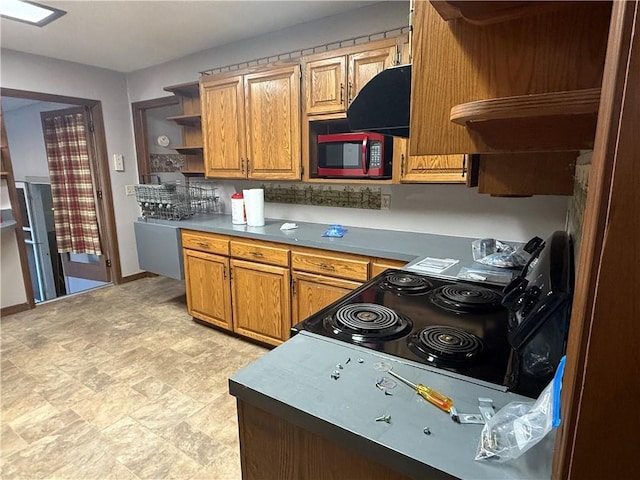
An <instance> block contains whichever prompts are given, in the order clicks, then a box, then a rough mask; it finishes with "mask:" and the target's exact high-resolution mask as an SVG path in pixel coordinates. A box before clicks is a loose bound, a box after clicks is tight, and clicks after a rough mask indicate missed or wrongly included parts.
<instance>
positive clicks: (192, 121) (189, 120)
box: [167, 114, 202, 127]
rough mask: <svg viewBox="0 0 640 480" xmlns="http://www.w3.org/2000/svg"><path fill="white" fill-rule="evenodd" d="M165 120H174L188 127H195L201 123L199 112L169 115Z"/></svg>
mask: <svg viewBox="0 0 640 480" xmlns="http://www.w3.org/2000/svg"><path fill="white" fill-rule="evenodd" d="M167 120H172V121H174V122H176V123H177V124H178V125H186V126H189V127H197V126H200V124H201V121H202V119H201V117H200V114H193V115H174V116H171V117H167Z"/></svg>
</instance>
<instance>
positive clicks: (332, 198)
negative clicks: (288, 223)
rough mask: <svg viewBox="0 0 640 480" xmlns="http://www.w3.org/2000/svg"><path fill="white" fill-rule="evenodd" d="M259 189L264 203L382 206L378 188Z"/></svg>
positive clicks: (310, 186) (334, 186)
mask: <svg viewBox="0 0 640 480" xmlns="http://www.w3.org/2000/svg"><path fill="white" fill-rule="evenodd" d="M261 188H263V189H264V201H265V202H274V203H290V204H296V205H317V206H323V207H343V208H366V209H370V210H380V208H381V205H382V190H381V188H380V187H367V186H364V187H357V186H350V185H349V186H344V187H342V186H336V185H331V186H328V185H309V184H300V185H296V184H294V185H292V184H287V185H277V184H269V185H261Z"/></svg>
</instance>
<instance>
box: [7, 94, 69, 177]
mask: <svg viewBox="0 0 640 480" xmlns="http://www.w3.org/2000/svg"><path fill="white" fill-rule="evenodd" d="M70 106H72V105H67V104H62V103H47V102H38V103H34V104H31V105H28V106H26V107H23V108H19V109H17V110H12V111H9V112H3V113H4V124H5V128H6V129H7V140H8V141H9V147H10V148H11V165H12V166H13V176H14V178H15V180H16V182H24V181H26V180H27V178H26V177H45V178H48V177H49V166H48V165H47V152H46V149H45V146H44V134H43V133H42V122H41V120H40V112H49V111H53V110H61V109H63V108H67V107H70Z"/></svg>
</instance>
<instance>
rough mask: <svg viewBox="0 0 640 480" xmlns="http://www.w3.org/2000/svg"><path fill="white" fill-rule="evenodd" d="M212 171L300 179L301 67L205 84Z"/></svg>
mask: <svg viewBox="0 0 640 480" xmlns="http://www.w3.org/2000/svg"><path fill="white" fill-rule="evenodd" d="M200 88H201V101H202V129H203V137H204V149H205V165H206V176H207V177H214V178H251V179H261V180H298V179H300V67H299V65H291V66H287V67H282V68H273V69H269V70H266V71H264V72H259V73H250V74H246V75H236V76H232V77H228V76H226V77H218V76H211V78H205V79H203V81H202V83H201V87H200Z"/></svg>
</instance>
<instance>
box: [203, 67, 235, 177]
mask: <svg viewBox="0 0 640 480" xmlns="http://www.w3.org/2000/svg"><path fill="white" fill-rule="evenodd" d="M200 97H201V102H202V140H203V143H204V155H205V174H206V176H207V177H218V178H243V177H246V170H245V157H246V154H245V143H244V142H245V132H244V94H243V83H242V76H237V77H231V78H226V79H221V80H215V81H209V82H203V83H202V85H201V93H200Z"/></svg>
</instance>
